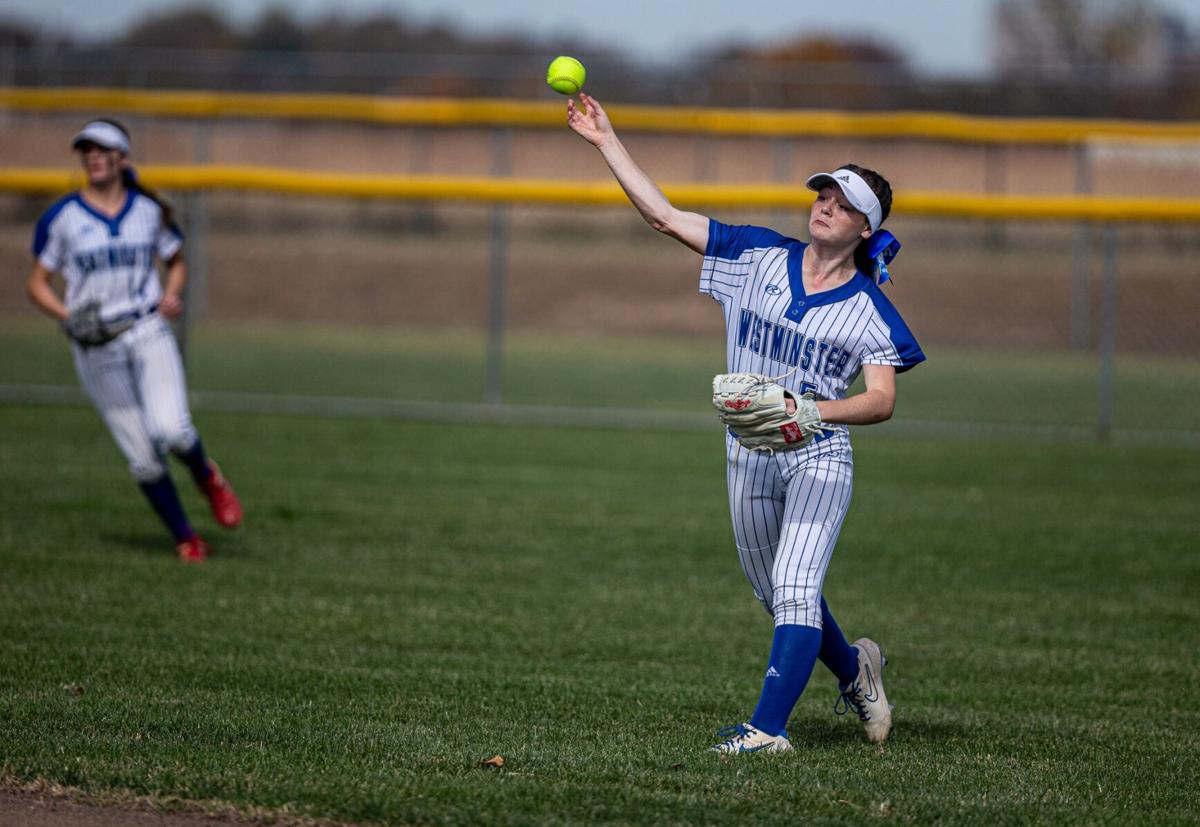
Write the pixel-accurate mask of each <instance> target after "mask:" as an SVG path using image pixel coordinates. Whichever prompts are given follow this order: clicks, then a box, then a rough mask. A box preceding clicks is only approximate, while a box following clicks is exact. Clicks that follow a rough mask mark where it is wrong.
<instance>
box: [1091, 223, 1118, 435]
mask: <svg viewBox="0 0 1200 827" xmlns="http://www.w3.org/2000/svg"><path fill="white" fill-rule="evenodd" d="M1099 324H1100V329H1099V331H1098V334H1099V340H1100V341H1099V348H1098V350H1099V365H1098V367H1099V385H1100V389H1099V400H1098V404H1097V411H1096V435H1097V436H1098V437H1099V438H1100V439H1106V438H1108V436H1109V434H1110V433H1111V431H1112V423H1113V378H1114V365H1113V361H1114V359H1115V356H1116V342H1117V228H1116V226H1115V225H1113V224H1107V225H1105V227H1104V271H1103V277H1102V283H1101V290H1100V322H1099Z"/></svg>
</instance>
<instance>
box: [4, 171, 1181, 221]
mask: <svg viewBox="0 0 1200 827" xmlns="http://www.w3.org/2000/svg"><path fill="white" fill-rule="evenodd" d="M139 174H140V176H141V178H142V180H144V181H145V182H146V184H147V186H152V187H155V188H162V189H164V190H172V191H176V192H189V191H196V190H224V191H241V192H249V191H257V192H273V193H286V194H295V195H310V196H324V197H350V198H390V199H396V200H417V201H459V202H476V203H478V202H483V203H510V204H565V205H577V206H597V205H612V204H620V205H625V204H627V203H628V199H627V198H626V196H625V194H624V193H623V192H622V191H621V189H620V187H618V186H617V185H616V184H615V183H612V182H609V181H597V182H586V181H580V182H567V181H547V180H537V179H515V178H459V177H442V176H380V175H348V174H344V173H330V172H307V171H299V170H291V169H271V168H260V167H233V166H192V167H168V166H161V167H155V166H147V167H142V168H141V169H140V170H139ZM82 182H83V181H82V177H81V174H80V173H78V172H70V171H66V170H60V169H13V168H3V167H0V192H10V193H24V194H37V195H54V194H59V193H66V192H69V191H71V190H73V189H77V188H78V187H79V186H80V185H81V184H82ZM662 189H663V191H664V192H665V193H666V194H667V197H669V198H670V199H671V201H672V202H674V203H675V204H677V205H679V206H691V207H727V208H739V207H740V208H756V209H762V208H771V207H784V208H807V207H808V206H809V204H811V203H812V199H813V194H812V193H811V192H809V191H808V190H806V189H804V188H802V187H789V186H772V185H730V184H664V185H663V187H662ZM892 212H893V214H895V215H932V216H942V217H947V218H999V219H1046V220H1057V221H1064V220H1085V221H1120V222H1141V223H1146V222H1151V223H1161V222H1190V223H1200V199H1163V198H1126V197H1121V198H1101V197H1095V196H1019V195H971V194H965V193H949V192H911V193H907V194H904V195H898V196H897V197H896V200H895V202H894V203H893V205H892Z"/></svg>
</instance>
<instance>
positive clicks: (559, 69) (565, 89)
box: [546, 55, 587, 95]
mask: <svg viewBox="0 0 1200 827" xmlns="http://www.w3.org/2000/svg"><path fill="white" fill-rule="evenodd" d="M586 77H587V70H586V69H584V68H583V64H582V63H580V62H579V61H578V60H576V59H575V58H573V57H567V56H566V55H559V56H558V57H556V58H554V60H552V61H550V66H549V68H547V69H546V83H548V84H550V88H551V89H553V90H554V91H555V92H558V93H559V94H562V95H574V94H575V93H576V92H578V91H579V90H580V89H582V88H583V81H584V78H586Z"/></svg>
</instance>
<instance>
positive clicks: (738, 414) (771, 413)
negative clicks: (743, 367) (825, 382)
mask: <svg viewBox="0 0 1200 827" xmlns="http://www.w3.org/2000/svg"><path fill="white" fill-rule="evenodd" d="M789 399H792V400H794V401H795V403H796V410H795V412H793V413H788V410H787V402H788V400H789ZM815 400H816V396H815V394H812V393H806V394H804V395H803V396H801V397H800V398H798V399H797V398H796V397H794V396H793V395H792V394H791V393H790V392H789V391H788V390H787V389H786V388H784V387H783V386H782V385H780V384H778V383H777V382H775V381H773V380H772V379H771V377H769V376H764V375H763V374H761V373H719V374H717V375H716V376H714V377H713V407H714V408H716V409H717V416H719V417H720V418H721V421H722V422H724V423H725V424H726V425H728V426H729V430H730V431H731V432H733V435H734V436H735V437H737V440H738V442H740V443H741V444H742V445H743V446H745V447H746V448H749V449H750V450H752V451H768V452H775V451H790V450H793V449H796V448H803V447H804V446H805V445H808V444H809V443H810V442H812V439H813V436H815V435H816V434H817V433H819V432H823V431H831V430H833V429H832V428H830V427H829V426H828V425H825V424H823V423H822V422H821V414H820V413H818V412H817V403H816V401H815Z"/></svg>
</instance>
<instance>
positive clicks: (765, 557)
mask: <svg viewBox="0 0 1200 827" xmlns="http://www.w3.org/2000/svg"><path fill="white" fill-rule="evenodd" d="M579 97H580V100H581V101H582V102H583V105H584V109H583V110H581V109H580V107H578V106H576V105H575V102H574V101H570V102H568V104H567V120H568V124H569V126H570V127H571V129H573V130H574V131H575V132H577V133H578V134H579V135H581V136H582V137H583V138H584V139H585V140H587V141H588V142H589V143H591V144H593V145H594V146H595V147H596V148H597V149H599V150H600V153H601V155H602V156H603V158H604V160H605V162H606V163H607V164H608V166H609V168H610V169H611V170H612V173H613V175H614V176H616V179H617V181H618V182H619V183H620V185H621V187H622V188H623V189H624V190H625V192H626V194H627V195H628V196H629V199H630V201H632V202H633V205H634V206H635V207H636V208H637V210H638V212H640V213H641V214H642V217H643V218H645V219H646V221H647V222H648V223H649V224H650V226H652V227H653V228H654V229H656V230H658V231H659V232H662V233H665V234H667V235H669V236H671V237H672V238H675V239H677V240H678V241H680V242H682V243H683V244H685V245H686V246H688V247H690V248H691V249H692V250H694V251H696V252H697V253H700V254H701V255H703V256H704V263H703V267H702V272H701V278H700V290H701V292H703V293H707V294H708V295H710V296H712V297H713V298H714V299H716V300H717V301H718V302H719V303H720V304H721V306H722V309H723V311H724V313H725V321H726V330H727V351H726V352H727V362H728V367H727V370H729V371H731V372H754V373H760V374H765V375H767V376H771V377H780V378H779V382H780V384H782V385H783V386H784V388H785V389H786V390H787V391H788V392H790V393H791V394H792V396H794V397H795V398H800V397H802V396H803V395H804V394H805V393H809V392H812V393H815V394H816V395H817V398H818V399H821V400H823V401H818V402H817V403H816V405H817V412H818V413H819V415H820V419H821V420H822V421H823V422H824V423H825V424H826V425H828V426H829V427H828V430H827V431H826V432H824V433H823V434H822V435H821V436H819V437H818V438H816V439H814V440H812V441H810V442H808V443H806V444H805V445H804V446H803V447H799V448H796V449H795V450H786V451H777V452H775V453H762V452H755V451H751V450H747V449H746V448H744V447H743V446H742V445H741V444H740V443H739V442H738V441H737V440H736V438H735V437H734V436H733V435H732V434H727V437H726V440H727V442H726V452H727V453H726V456H727V479H728V487H729V502H730V512H731V515H732V518H733V529H734V539H735V541H736V543H737V547H738V554H739V557H740V560H741V564H742V569H743V571H744V572H745V574H746V577H747V578H748V579H749V581H750V584H751V586H752V587H753V589H754V592H755V594H756V596H757V597H758V598H759V600H760V601H762V603H763V605H764V607H765V608H766V609H767V611H768V612H770V613H771V614H772V616H773V617H774V621H775V632H774V638H773V642H772V646H771V655H770V659H769V661H768V664H767V670H766V676H765V677H764V680H763V687H762V692H761V694H760V697H759V702H758V706H757V708H756V709H755V710H754V714H753V715H752V716H751V717H750V720H749V721H748V722H747V723H744V724H738V725H735V726H733V727H729V728H727V729H726V730H723V731H722V732H721V733H720V734H719V735H720V737H721V738H723V739H724V740H722V741H721V742H720V743H718V744H717V745H716V746H714V747H713V749H714V750H716V751H718V752H723V753H737V752H754V751H760V750H761V751H767V752H779V751H783V750H787V749H790V748H791V743H790V742H789V741H788V737H787V732H786V730H785V726H786V724H787V720H788V716H789V715H790V714H791V711H792V708H793V707H794V706H795V704H796V701H797V700H798V699H799V697H800V693H801V692H802V691H803V690H804V687H805V685H806V684H807V682H808V679H809V676H810V675H811V673H812V670H813V667H814V665H815V663H816V661H817V659H818V658H819V659H820V660H821V662H822V663H824V664H825V665H826V666H828V667H829V669H830V670H831V671H832V672H833V673H834V675H835V676H837V679H838V682H839V686H840V688H841V693H842V694H841V697H840V701H842V702H843V704H842V705H840V706H841V708H842V710H843V711H844V709H845V708H846V707H849V708H853V709H854V710H855V711H856V712H857V713H858V715H859V718H860V719H861V720H862V721H863V723H864V725H865V726H866V731H867V735H868V737H869V738H870V739H871V740H873V741H882V740H884V739H885V738H887V736H888V734H889V732H890V731H891V708H890V706H889V704H888V702H887V697H886V695H885V694H884V691H883V683H882V670H883V665H884V663H885V661H884V658H883V656H882V653H881V652H880V650H879V647H878V645H876V644H875V643H874V642H873V641H871V640H869V639H867V638H862V639H860V640H858V641H856V642H855V644H854V645H853V646H851V645H850V644H849V643H848V642H847V641H846V638H845V637H844V636H843V635H842V632H841V630H840V629H839V628H838V625H837V623H836V622H835V621H834V618H833V615H832V614H831V613H830V611H829V607H828V605H827V603H826V602H825V600H824V598H823V597H822V587H823V583H824V579H825V573H826V570H827V568H828V565H829V560H830V557H831V556H832V554H833V548H834V544H835V543H836V541H837V536H838V533H839V531H840V530H841V525H842V521H843V519H844V518H845V515H846V511H847V509H848V508H849V504H850V493H851V488H852V479H853V470H854V466H853V459H852V455H851V450H850V441H849V429H848V428H847V427H846V426H847V425H867V424H871V423H875V422H882V421H884V420H886V419H888V418H890V417H891V415H892V411H893V408H894V405H895V398H896V374H897V372H900V371H904V370H907V369H908V368H911V367H913V366H914V365H916V364H917V363H919V362H921V361H923V360H924V358H925V356H924V354H922V353H921V350H920V347H919V346H918V345H917V342H916V340H915V339H914V338H913V336H912V334H911V333H910V332H909V330H908V327H907V326H906V325H905V324H904V321H903V320H902V319H901V318H900V315H899V314H898V313H897V312H896V309H895V308H894V307H893V306H892V304H891V302H890V301H888V299H887V298H886V297H885V296H884V295H883V292H882V291H881V290H880V288H879V286H878V284H877V283H876V280H875V276H876V275H877V274H878V275H879V276H880V280H881V281H882V279H883V278H886V269H885V268H884V267H883V264H884V262H882V261H881V262H879V269H878V270H877V269H876V267H875V266H874V265H875V262H874V261H872V260H871V259H870V258H868V257H867V256H866V255H864V254H865V253H870V252H873V251H872V250H871V249H870V248H871V246H872V245H871V243H870V241H869V239H871V238H872V236H873V235H875V234H876V233H877V231H878V230H879V225H880V224H881V223H882V221H883V220H884V219H885V218H886V217H887V214H888V211H889V209H890V206H891V188H890V187H889V186H888V184H887V182H886V181H885V180H884V179H883V178H882V177H881V176H879V175H878V174H877V173H874V172H872V171H870V170H867V169H863V168H862V167H858V166H855V165H847V166H846V167H843V168H841V169H839V170H837V171H835V172H834V173H822V174H819V175H815V176H813V177H812V178H810V179H809V181H808V186H809V188H811V189H814V190H816V191H817V198H816V201H815V203H814V204H813V207H812V210H811V212H810V215H809V223H808V229H809V234H810V236H811V239H812V240H811V243H809V244H805V243H803V242H800V241H797V240H796V239H793V238H788V237H786V236H783V235H780V234H779V233H776V232H774V231H773V230H768V229H766V228H762V227H733V226H728V225H725V224H722V223H720V222H718V221H714V220H710V219H709V218H706V217H705V216H703V215H699V214H697V213H693V212H685V211H682V210H679V209H676V208H675V207H673V206H672V205H671V203H670V202H669V201H668V200H667V198H666V197H665V196H664V195H663V194H662V192H661V191H660V190H659V189H658V188H657V187H656V186H655V184H654V182H653V181H651V179H650V178H649V177H648V176H647V175H646V174H645V173H644V172H643V171H642V170H641V169H640V168H639V167H638V166H637V164H635V163H634V161H633V159H632V158H631V157H630V155H629V153H628V151H627V150H626V149H625V147H624V146H623V145H622V144H621V142H620V140H619V139H618V138H617V136H616V134H615V132H614V131H613V128H612V125H611V123H610V122H609V119H608V117H607V115H606V114H605V112H604V109H603V108H602V107H601V106H600V105H599V104H598V103H597V102H596V101H595V99H594V98H592V97H590V96H588V95H585V94H581V95H580V96H579ZM881 237H882V236H881ZM898 246H899V245H898V243H897V244H896V245H895V247H894V248H893V249H892V250H891V251H889V254H892V255H894V252H895V249H898ZM856 257H857V259H858V261H857V263H856ZM865 273H870V274H871V275H870V276H868V275H866V274H865ZM860 372H861V373H862V375H863V379H864V383H865V390H864V391H863V392H861V393H857V394H854V395H852V396H849V397H847V396H846V390H847V388H848V387H849V385H850V384H851V383H852V382H853V381H854V379H855V378H857V376H858V375H859V373H860ZM789 404H790V403H789Z"/></svg>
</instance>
